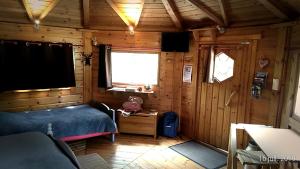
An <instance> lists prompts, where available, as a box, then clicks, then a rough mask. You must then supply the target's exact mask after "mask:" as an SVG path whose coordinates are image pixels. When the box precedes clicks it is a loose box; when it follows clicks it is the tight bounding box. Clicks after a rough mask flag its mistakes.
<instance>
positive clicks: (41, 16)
mask: <svg viewBox="0 0 300 169" xmlns="http://www.w3.org/2000/svg"><path fill="white" fill-rule="evenodd" d="M58 2H59V0H53V1H52V2H51V3H50V4H49V6H47V8H45V9H44V10H43V12H42V13H41V15H40V17H39V18H38V19H39V20H42V19H44V18H45V17H46V16H47V15H48V14H49V12H50V11H51V10H52V9H53V8H54V7H55V6H56V5H57V3H58Z"/></svg>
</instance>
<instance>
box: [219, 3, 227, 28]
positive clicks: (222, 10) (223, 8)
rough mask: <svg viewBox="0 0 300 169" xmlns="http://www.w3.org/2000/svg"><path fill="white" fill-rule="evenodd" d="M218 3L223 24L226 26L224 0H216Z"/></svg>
mask: <svg viewBox="0 0 300 169" xmlns="http://www.w3.org/2000/svg"><path fill="white" fill-rule="evenodd" d="M218 3H219V6H220V9H221V14H222V18H223V21H224V26H228V18H227V14H226V9H225V2H224V0H218Z"/></svg>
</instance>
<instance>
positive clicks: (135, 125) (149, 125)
mask: <svg viewBox="0 0 300 169" xmlns="http://www.w3.org/2000/svg"><path fill="white" fill-rule="evenodd" d="M157 114H158V112H149V111H143V112H141V113H136V114H132V115H130V116H129V117H124V116H122V115H121V113H119V114H118V117H119V118H118V119H119V120H118V129H119V132H120V133H131V134H144V135H153V137H154V138H155V139H156V137H157V132H156V130H157Z"/></svg>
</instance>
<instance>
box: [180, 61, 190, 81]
mask: <svg viewBox="0 0 300 169" xmlns="http://www.w3.org/2000/svg"><path fill="white" fill-rule="evenodd" d="M182 79H183V80H182V81H183V82H185V83H192V65H184V67H183V77H182Z"/></svg>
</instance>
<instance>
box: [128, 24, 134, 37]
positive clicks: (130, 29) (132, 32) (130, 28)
mask: <svg viewBox="0 0 300 169" xmlns="http://www.w3.org/2000/svg"><path fill="white" fill-rule="evenodd" d="M128 29H129V34H130V35H134V28H133V26H132V25H129V27H128Z"/></svg>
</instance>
